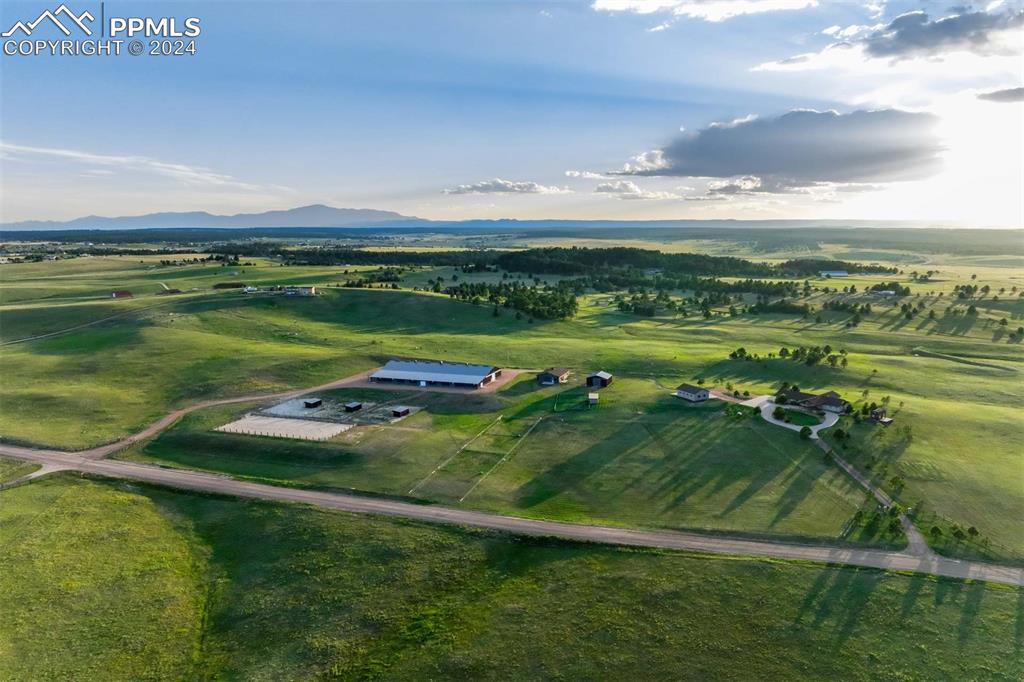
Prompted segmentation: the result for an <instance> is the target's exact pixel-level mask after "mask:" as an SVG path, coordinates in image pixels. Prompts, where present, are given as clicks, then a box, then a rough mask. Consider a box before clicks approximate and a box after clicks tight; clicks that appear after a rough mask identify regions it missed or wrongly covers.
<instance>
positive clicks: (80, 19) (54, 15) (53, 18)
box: [0, 4, 95, 38]
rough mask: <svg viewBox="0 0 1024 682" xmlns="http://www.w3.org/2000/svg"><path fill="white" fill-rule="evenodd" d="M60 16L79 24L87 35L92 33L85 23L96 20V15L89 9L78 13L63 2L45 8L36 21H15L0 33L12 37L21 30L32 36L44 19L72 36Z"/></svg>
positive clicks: (75, 24)
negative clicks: (53, 7) (53, 8)
mask: <svg viewBox="0 0 1024 682" xmlns="http://www.w3.org/2000/svg"><path fill="white" fill-rule="evenodd" d="M60 16H63V18H64V19H65V21H68V22H70V23H71V24H73V25H74V26H77V27H78V28H79V29H81V30H82V31H83V32H84V33H85V35H87V36H91V35H92V30H91V29H90V28H89V27H88V26H86V25H85V22H86V21H89V22H92V21H94V20H95V17H93V15H92V14H90V13H89V12H87V11H86V12H82V13H81V14H78V15H76V14H75V13H74V12H72V11H71V10H70V9H68V6H67V5H64V4H61V6H60V7H58V8H57V9H55V10H53V11H50V10H48V9H47V10H43V13H42V14H40V15H39V16H38V17H36V19H35V21H29V22H27V23H26V22H24V21H17V22H15V23H14V25H13V26H11V28H10V29H8V30H6V31H4V32H3V33H0V35H2V36H3V37H4V38H10V37H11V36H13V35H14V34H15V33H17V32H18V31H21V32H22V33H24V34H25V35H26V36H30V35H32V31H34V30H35V29H36V27H37V26H39V24H41V23H43V21H44V20H49V21H50V22H52V23H53V25H54V26H56V27H57V28H58V29H59V30H60V32H61V33H63V34H64V35H66V36H70V35H71V31H70V30H69V29H68V27H67V26H65V25H64V24H63V23H61V20H60V18H59V17H60Z"/></svg>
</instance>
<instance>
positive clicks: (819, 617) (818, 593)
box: [793, 567, 885, 652]
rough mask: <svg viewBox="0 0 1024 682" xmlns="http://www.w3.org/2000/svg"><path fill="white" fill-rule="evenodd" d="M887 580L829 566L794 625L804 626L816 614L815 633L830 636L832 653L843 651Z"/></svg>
mask: <svg viewBox="0 0 1024 682" xmlns="http://www.w3.org/2000/svg"><path fill="white" fill-rule="evenodd" d="M884 579H885V574H884V573H883V572H881V571H876V570H872V569H855V568H848V567H842V568H837V567H830V568H828V569H826V570H824V571H822V574H821V575H819V576H818V578H817V579H816V580H815V581H814V584H813V585H811V588H810V590H809V591H808V593H807V595H806V596H805V597H804V600H803V602H802V603H801V605H800V609H799V611H798V612H797V615H796V618H795V619H794V621H793V622H794V625H802V624H803V623H804V620H805V619H806V618H807V617H808V616H809V615H810V614H811V613H812V612H813V617H812V618H811V627H812V628H813V630H814V631H815V632H817V633H819V634H821V635H823V636H828V637H829V639H830V640H831V642H830V644H831V646H830V649H831V651H833V652H836V651H839V650H841V649H842V647H843V646H844V645H845V644H846V642H847V640H848V639H849V638H850V636H851V635H853V634H854V631H855V630H856V628H857V625H858V624H859V623H860V620H861V617H862V614H863V612H864V611H865V609H866V607H867V605H868V603H869V602H870V600H871V596H872V594H873V593H874V592H875V590H876V589H877V588H878V586H879V584H880V583H881V582H882V581H883V580H884ZM830 625H831V627H829V626H830Z"/></svg>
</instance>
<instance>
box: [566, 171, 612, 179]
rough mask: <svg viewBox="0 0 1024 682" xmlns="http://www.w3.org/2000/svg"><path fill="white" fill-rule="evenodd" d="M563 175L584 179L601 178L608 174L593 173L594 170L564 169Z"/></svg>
mask: <svg viewBox="0 0 1024 682" xmlns="http://www.w3.org/2000/svg"><path fill="white" fill-rule="evenodd" d="M565 177H567V178H583V179H584V180H603V179H604V178H606V177H608V176H607V175H605V174H604V173H595V172H594V171H586V170H585V171H579V170H567V171H565Z"/></svg>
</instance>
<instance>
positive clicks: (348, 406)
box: [345, 400, 363, 412]
mask: <svg viewBox="0 0 1024 682" xmlns="http://www.w3.org/2000/svg"><path fill="white" fill-rule="evenodd" d="M361 409H363V404H362V403H361V402H359V401H356V400H353V401H352V402H350V403H345V411H346V412H358V411H359V410H361Z"/></svg>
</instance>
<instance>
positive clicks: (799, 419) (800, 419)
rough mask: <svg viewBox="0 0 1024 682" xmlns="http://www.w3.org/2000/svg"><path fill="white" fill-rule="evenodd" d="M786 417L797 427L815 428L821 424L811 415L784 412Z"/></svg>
mask: <svg viewBox="0 0 1024 682" xmlns="http://www.w3.org/2000/svg"><path fill="white" fill-rule="evenodd" d="M786 417H788V418H789V422H790V423H791V424H796V425H797V426H817V425H818V424H820V423H821V420H820V419H818V418H817V417H815V416H814V415H813V414H807V413H806V412H797V411H796V410H786Z"/></svg>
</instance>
